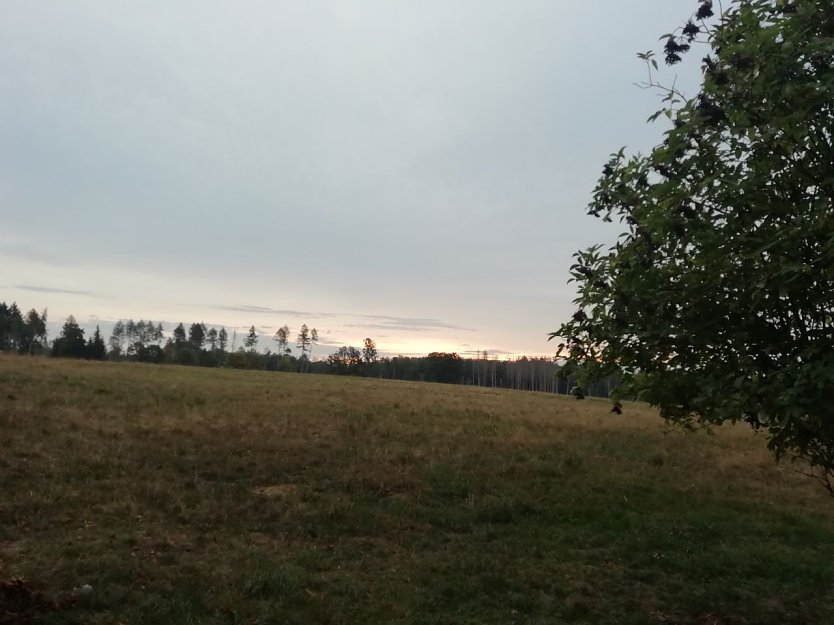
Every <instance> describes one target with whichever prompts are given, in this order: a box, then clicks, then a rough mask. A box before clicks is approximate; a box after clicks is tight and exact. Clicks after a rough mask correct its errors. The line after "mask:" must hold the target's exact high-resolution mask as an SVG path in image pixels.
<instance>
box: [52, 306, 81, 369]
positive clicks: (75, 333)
mask: <svg viewBox="0 0 834 625" xmlns="http://www.w3.org/2000/svg"><path fill="white" fill-rule="evenodd" d="M52 355H53V356H60V357H63V358H84V357H85V356H86V355H87V342H86V341H85V340H84V330H83V329H82V328H81V327H80V326H79V325H78V322H76V320H75V317H73V316H72V315H70V316H69V317H67V319H66V321H65V322H64V326H63V327H62V328H61V334H60V335H59V336H58V338H57V339H55V342H54V343H53V344H52Z"/></svg>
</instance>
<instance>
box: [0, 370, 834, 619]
mask: <svg viewBox="0 0 834 625" xmlns="http://www.w3.org/2000/svg"><path fill="white" fill-rule="evenodd" d="M832 521H834V501H832V499H831V498H829V497H828V496H827V495H826V494H825V492H824V491H823V490H822V489H821V488H820V487H818V486H817V485H816V484H815V483H814V482H812V481H811V480H809V479H808V478H804V477H801V476H799V475H797V474H796V473H795V472H794V471H793V470H792V468H791V466H790V465H776V464H774V462H773V461H772V459H771V458H770V456H769V455H768V453H767V452H766V450H765V449H764V439H763V437H762V436H757V435H755V434H753V433H752V432H750V431H749V430H747V429H745V428H741V427H738V428H725V429H721V430H718V431H716V433H715V435H708V434H707V433H705V432H700V433H696V434H682V433H679V432H670V431H668V429H667V428H666V427H665V426H664V424H663V423H662V421H660V420H659V419H658V418H657V416H656V415H655V413H654V412H653V411H652V410H650V409H648V408H646V407H644V406H640V405H632V404H629V405H626V407H625V414H623V415H622V416H618V415H614V414H611V413H610V412H609V405H608V404H607V403H606V402H602V401H595V400H586V401H584V402H578V401H575V400H573V399H569V398H563V397H555V396H549V395H544V394H537V393H519V392H512V391H498V390H485V389H476V388H467V387H454V386H443V385H432V384H416V383H402V382H393V381H376V380H365V379H356V378H341V377H326V376H312V375H306V376H302V375H296V374H281V373H262V372H247V371H227V370H204V369H195V368H181V367H163V366H151V365H147V366H143V365H130V364H101V363H87V362H69V361H54V360H45V359H30V358H18V357H0V582H4V581H5V582H8V581H9V580H11V579H12V578H16V577H19V578H22V579H23V580H25V582H27V583H28V584H30V585H31V586H32V587H33V588H34V589H35V590H36V591H38V592H39V594H38V595H37V596H35V597H32V598H31V599H32V601H33V602H35V603H36V605H35V607H32V608H30V609H29V608H27V609H28V610H29V612H28V613H27V614H28V616H31V617H32V621H31V622H34V623H44V624H59V623H93V624H97V623H100V624H105V623H107V624H114V623H124V624H125V625H127V624H138V623H149V624H151V623H153V624H158V623H159V624H165V623H171V624H181V623H209V624H235V623H240V624H243V623H247V624H250V623H262V624H268V623H344V624H355V623H363V624H364V623H400V624H405V623H420V624H426V625H428V624H438V625H439V624H450V623H458V624H464V623H471V624H476V623H495V624H509V623H531V624H533V623H535V624H539V623H540V624H545V623H589V624H590V623H594V624H597V623H600V624H609V623H610V624H629V623H632V624H635V625H637V624H645V623H692V624H696V623H697V624H742V623H750V624H768V623H772V624H774V625H776V624H779V625H782V624H787V623H796V624H800V623H803V624H805V623H831V622H834V590H832V589H834V522H832ZM83 584H90V585H91V586H92V587H93V590H92V592H90V593H88V594H78V593H73V588H76V587H80V586H82V585H83ZM2 589H3V586H0V624H3V625H5V624H6V621H4V620H3V619H4V612H5V613H9V612H10V611H13V610H12V608H14V609H16V610H21V609H22V608H20V607H19V606H17V607H15V605H12V602H11V600H10V599H9V596H8V593H5V594H4V592H3V590H2ZM4 600H5V601H6V603H7V605H6V606H4V605H3V602H4ZM54 602H57V603H58V605H57V606H56V605H54ZM24 616H26V615H24V614H23V613H22V612H20V611H18V612H17V613H16V616H15V617H14V618H18V619H19V620H20V622H23V620H22V619H23V617H24ZM8 618H12V617H8ZM27 618H28V617H27ZM8 622H9V623H12V622H14V621H12V620H9V621H8Z"/></svg>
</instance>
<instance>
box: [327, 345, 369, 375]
mask: <svg viewBox="0 0 834 625" xmlns="http://www.w3.org/2000/svg"><path fill="white" fill-rule="evenodd" d="M362 362H363V359H362V352H360V351H359V350H358V349H356V348H355V347H340V348H339V349H338V350H337V351H336V352H334V353H332V354H330V356H328V357H327V364H328V368H329V369H330V371H331V372H333V373H337V374H340V375H346V374H350V373H355V372H356V371H357V370H358V369H359V368H360V367H361V366H362Z"/></svg>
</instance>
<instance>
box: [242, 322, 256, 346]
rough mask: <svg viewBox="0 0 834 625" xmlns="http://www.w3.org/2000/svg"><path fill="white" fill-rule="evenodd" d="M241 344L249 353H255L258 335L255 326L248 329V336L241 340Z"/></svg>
mask: <svg viewBox="0 0 834 625" xmlns="http://www.w3.org/2000/svg"><path fill="white" fill-rule="evenodd" d="M243 344H244V345H245V346H246V349H248V350H249V351H255V348H256V347H257V346H258V333H257V332H256V331H255V326H252V327H250V328H249V334H247V335H246V338H245V339H243Z"/></svg>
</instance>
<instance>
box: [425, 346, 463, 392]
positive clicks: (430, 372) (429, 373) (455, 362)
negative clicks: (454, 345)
mask: <svg viewBox="0 0 834 625" xmlns="http://www.w3.org/2000/svg"><path fill="white" fill-rule="evenodd" d="M425 377H426V381H428V382H444V383H446V384H459V383H460V382H461V380H462V379H463V359H462V358H461V357H460V356H458V355H457V354H455V353H454V352H453V353H451V354H448V353H445V352H432V353H431V354H429V355H428V356H427V357H426V360H425Z"/></svg>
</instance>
